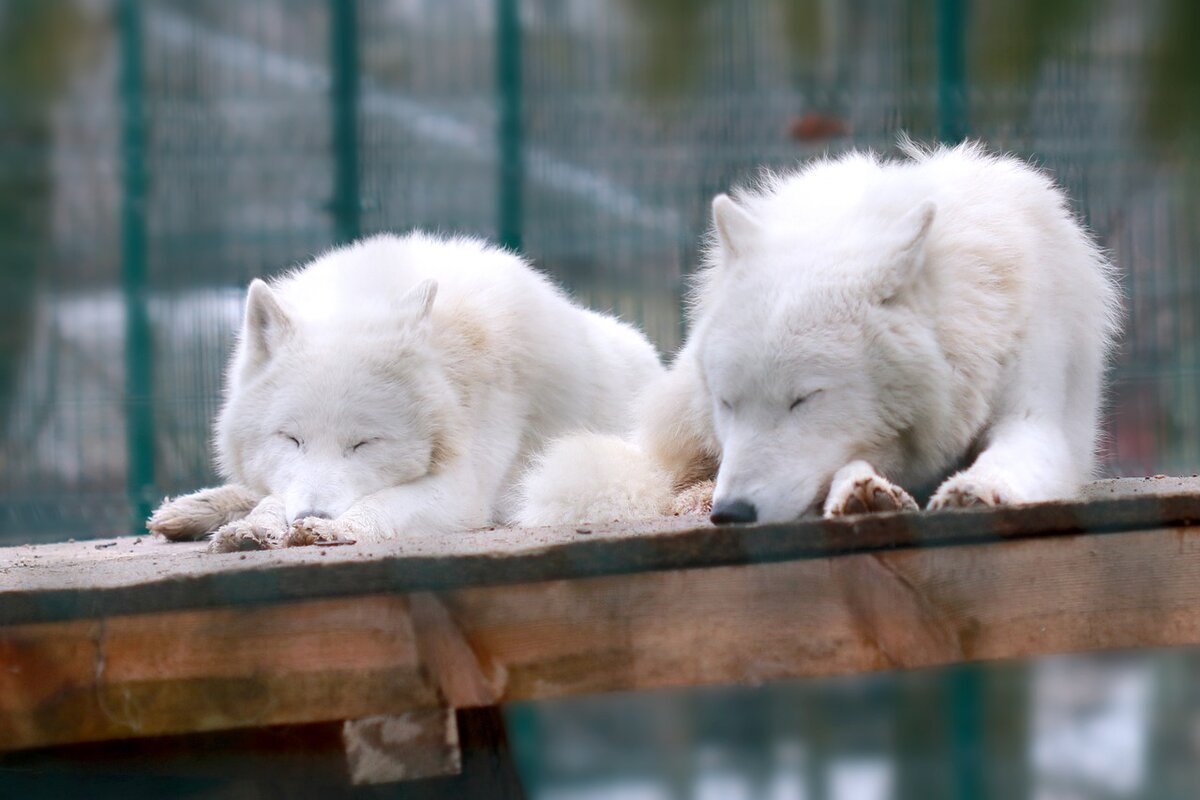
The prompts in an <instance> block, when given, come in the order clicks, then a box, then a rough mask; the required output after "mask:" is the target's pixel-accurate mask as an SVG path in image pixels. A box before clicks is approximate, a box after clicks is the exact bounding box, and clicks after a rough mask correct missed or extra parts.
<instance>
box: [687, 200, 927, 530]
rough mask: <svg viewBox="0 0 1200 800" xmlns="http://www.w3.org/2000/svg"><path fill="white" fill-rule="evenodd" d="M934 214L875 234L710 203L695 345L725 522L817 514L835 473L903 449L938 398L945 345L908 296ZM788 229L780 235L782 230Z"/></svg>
mask: <svg viewBox="0 0 1200 800" xmlns="http://www.w3.org/2000/svg"><path fill="white" fill-rule="evenodd" d="M935 212H936V209H935V207H934V205H933V204H932V203H929V202H926V203H923V204H920V205H919V206H917V207H916V208H912V209H909V210H907V211H906V212H905V213H902V214H899V215H897V216H895V217H893V218H892V219H891V220H890V221H889V222H888V223H887V224H884V225H879V226H877V227H876V228H874V229H872V227H871V226H869V225H862V226H860V227H852V228H848V229H847V228H846V226H840V228H822V227H821V226H816V227H815V228H814V226H812V225H811V224H810V225H805V224H804V223H803V221H796V224H794V225H791V226H780V225H768V224H764V223H763V222H760V221H759V220H758V219H757V218H756V217H755V216H754V215H753V214H752V211H751V210H748V209H747V208H744V207H742V206H741V205H739V204H738V203H736V202H734V201H733V200H732V199H730V198H729V197H726V196H725V195H721V196H718V197H717V198H716V200H714V202H713V222H714V231H715V237H714V245H713V247H714V249H713V252H712V253H711V259H712V267H711V269H710V272H709V274H708V275H707V276H706V278H705V283H704V285H703V287H702V288H701V291H700V296H699V298H698V301H699V313H698V315H697V323H698V325H697V329H696V331H695V333H694V335H696V336H699V337H701V339H700V342H699V347H697V348H695V350H694V352H696V353H697V356H698V358H699V359H700V369H701V372H702V374H703V377H704V381H705V384H706V387H707V390H708V393H709V395H710V397H711V402H712V414H713V422H714V428H715V432H716V436H717V440H718V441H719V442H720V445H721V453H722V455H721V464H720V469H719V471H718V475H717V485H716V491H715V494H714V498H713V499H714V515H713V518H714V521H717V522H727V521H745V522H752V521H755V520H758V521H760V522H762V521H765V522H771V521H785V520H790V519H795V518H796V517H798V516H800V515H802V514H804V513H806V512H808V511H810V510H813V509H814V508H815V507H817V506H818V504H819V503H820V502H821V501H822V500H823V499H824V496H825V494H826V493H827V491H828V488H829V484H830V481H831V479H832V477H833V474H834V473H835V472H836V471H837V470H838V469H839V468H841V467H842V466H844V465H845V464H847V463H849V462H850V461H853V460H855V459H859V458H861V459H865V460H868V461H872V462H874V463H876V466H877V467H879V468H881V469H887V468H888V467H889V466H891V465H889V464H879V463H877V462H878V461H879V460H880V459H881V458H885V457H888V458H891V459H892V461H894V460H895V458H894V456H885V455H884V454H891V453H894V452H895V451H896V450H897V449H898V448H897V446H896V443H897V442H898V441H899V440H901V439H903V437H904V435H905V431H906V430H907V429H908V428H909V427H911V425H912V424H913V421H914V419H916V418H917V417H918V416H919V415H920V413H921V410H920V409H919V408H913V406H914V405H919V404H920V403H921V402H923V400H922V398H925V397H927V396H928V393H927V392H926V391H924V387H923V382H924V381H925V380H926V378H925V377H924V375H923V373H927V372H928V370H929V369H936V367H924V368H923V367H922V361H923V360H925V361H928V362H935V361H936V360H937V359H936V358H933V357H932V356H930V353H932V352H934V350H935V348H936V344H935V341H934V339H933V335H932V332H931V329H930V326H929V325H927V324H912V323H913V320H914V318H915V317H917V316H918V312H917V311H916V310H915V309H914V307H913V304H912V302H911V298H910V297H909V295H911V294H913V293H912V292H910V291H909V289H910V287H912V285H913V284H914V283H915V282H916V281H917V280H918V277H919V274H920V271H921V269H922V265H923V262H924V260H925V258H924V253H923V244H924V241H925V238H926V235H927V233H928V231H929V229H930V226H931V225H932V223H933V220H934V216H935ZM781 227H782V228H787V229H786V230H776V228H781Z"/></svg>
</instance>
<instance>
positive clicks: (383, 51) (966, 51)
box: [0, 0, 1200, 541]
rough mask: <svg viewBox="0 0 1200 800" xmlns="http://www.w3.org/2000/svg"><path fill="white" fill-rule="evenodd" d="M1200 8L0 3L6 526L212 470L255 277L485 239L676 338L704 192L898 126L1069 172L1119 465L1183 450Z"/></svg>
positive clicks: (667, 0)
mask: <svg viewBox="0 0 1200 800" xmlns="http://www.w3.org/2000/svg"><path fill="white" fill-rule="evenodd" d="M1192 8H1193V7H1192V5H1191V4H1189V3H1184V2H1181V1H1180V0H1155V1H1153V2H1145V3H1134V2H1116V1H1115V0H1113V1H1110V2H1104V3H1081V2H1066V3H1057V4H1039V3H1034V2H1019V3H1015V4H1014V3H1000V2H995V1H994V0H990V1H987V2H985V1H984V0H978V1H977V2H969V1H968V0H914V2H910V3H902V4H897V3H890V2H883V0H855V2H851V3H833V2H825V1H824V0H794V1H792V2H786V1H785V0H771V1H770V2H762V3H754V4H745V3H738V2H734V1H733V0H696V1H695V2H683V0H653V1H646V0H623V2H610V3H592V2H586V1H585V0H556V1H551V0H455V1H454V2H444V0H361V1H360V2H357V3H355V2H337V1H336V0H251V1H250V2H241V3H236V4H235V3H226V2H218V1H217V0H189V1H188V2H184V1H183V0H158V2H153V3H149V2H138V0H112V1H111V2H104V0H7V1H6V2H0V26H2V27H0V123H2V127H0V270H2V273H0V278H2V279H3V285H4V290H5V291H4V292H3V297H0V310H2V312H3V313H0V425H2V437H0V438H2V441H3V444H2V446H0V509H2V510H0V536H3V537H5V538H7V539H8V540H9V541H26V540H34V539H39V538H40V539H46V538H56V537H58V538H61V537H66V536H88V535H104V534H111V533H114V532H120V531H127V530H130V529H132V528H133V527H134V526H135V525H136V524H137V520H138V519H139V518H140V517H141V516H143V515H144V514H145V512H146V511H147V509H148V508H149V506H150V505H151V504H153V503H154V502H156V501H157V500H158V499H159V498H161V497H162V496H163V495H164V494H168V493H174V492H178V491H182V490H187V489H191V488H196V487H198V486H200V485H203V484H205V483H207V482H210V481H212V480H213V479H214V475H213V473H212V466H211V450H210V446H209V429H210V421H211V419H212V417H213V415H214V413H215V411H216V409H217V405H218V403H219V399H220V383H221V370H222V366H223V363H224V359H225V356H226V353H227V350H228V348H229V345H230V342H231V336H232V333H233V331H234V330H235V328H236V325H237V322H238V317H239V313H240V302H241V291H242V289H243V287H244V286H245V284H246V283H247V281H248V280H249V278H251V277H252V276H257V275H268V274H273V273H277V272H279V271H281V270H284V269H286V268H288V267H289V266H292V265H294V264H296V263H298V262H300V261H302V260H304V259H306V258H308V257H309V256H311V255H312V254H314V253H316V252H319V251H321V250H322V249H324V248H326V247H329V246H330V245H332V244H335V243H337V242H339V241H344V240H347V239H350V238H353V237H355V236H358V235H365V234H370V233H373V232H376V231H380V230H398V229H399V230H402V229H406V228H410V227H417V226H419V227H425V228H433V229H438V230H443V231H454V232H466V233H472V234H478V235H482V236H486V237H489V238H492V239H495V240H498V241H501V242H503V243H505V244H507V245H510V246H513V247H518V248H520V249H522V250H523V251H524V252H526V253H527V254H528V255H529V256H530V257H531V258H532V259H533V261H534V262H535V263H536V264H537V265H539V266H540V267H541V268H543V269H545V270H546V271H548V272H549V273H551V274H552V275H554V276H555V277H556V278H557V279H559V280H561V281H562V282H563V283H564V284H566V285H567V286H568V287H569V288H570V290H571V291H572V292H573V293H574V294H575V295H576V296H577V297H578V298H579V299H581V300H582V301H583V302H585V303H587V304H590V305H593V306H595V307H598V308H604V309H611V310H614V311H616V312H618V313H620V314H622V315H625V316H627V317H629V318H631V319H634V320H636V321H638V322H639V323H641V324H642V325H643V326H644V327H645V329H646V330H647V332H648V333H649V334H650V336H651V338H652V339H654V340H655V341H656V342H657V343H658V344H659V346H660V347H661V348H662V349H663V350H664V352H669V351H670V350H671V349H672V348H673V347H675V346H676V345H677V344H678V343H679V341H680V338H681V336H682V333H683V327H682V326H683V322H682V320H681V314H680V300H681V296H682V293H683V292H684V289H685V279H686V275H687V274H688V272H689V271H691V270H692V269H694V267H695V265H696V263H697V253H698V249H699V247H700V244H701V241H702V234H703V231H704V228H705V225H706V221H707V207H708V202H709V200H710V198H711V196H712V195H713V194H714V193H715V192H718V191H721V190H724V189H726V188H728V187H729V186H730V185H731V184H733V183H736V182H739V181H744V180H748V179H751V178H752V177H753V176H754V174H755V173H756V172H757V171H758V170H759V169H760V168H763V167H773V168H786V167H787V166H789V165H792V164H795V163H796V162H798V161H799V160H801V159H804V158H808V157H811V156H815V155H819V154H821V153H824V152H837V151H839V150H842V149H845V148H848V147H852V146H853V147H873V148H875V149H878V150H881V151H884V152H890V151H892V150H893V149H894V146H895V142H896V138H897V136H898V134H899V133H900V132H901V131H906V132H908V133H909V134H911V135H912V136H914V137H915V138H918V139H924V140H932V139H939V138H940V139H943V140H953V139H957V138H959V137H961V136H964V135H966V136H971V137H976V138H980V139H982V140H984V141H985V142H988V143H989V144H990V145H991V146H993V147H995V148H997V149H1002V150H1011V151H1013V152H1016V153H1019V154H1021V155H1025V156H1028V157H1031V158H1033V159H1034V160H1035V161H1037V162H1038V163H1040V164H1042V165H1043V166H1044V167H1045V168H1046V169H1048V170H1050V171H1051V172H1053V173H1054V175H1055V176H1056V177H1057V179H1058V180H1059V181H1060V182H1061V183H1062V184H1063V185H1064V186H1065V187H1066V188H1067V190H1068V191H1069V192H1070V194H1071V196H1072V197H1073V198H1074V199H1075V201H1076V202H1077V204H1078V210H1079V212H1080V214H1081V215H1082V216H1084V217H1085V218H1086V219H1087V221H1088V222H1089V224H1091V225H1092V227H1093V229H1094V230H1095V231H1096V232H1097V235H1098V236H1099V237H1100V239H1101V240H1102V242H1103V243H1104V244H1105V246H1106V247H1108V248H1109V249H1110V250H1111V251H1112V253H1113V255H1114V258H1115V260H1116V261H1117V262H1118V264H1119V265H1120V266H1121V268H1122V270H1123V274H1124V282H1125V289H1126V294H1127V308H1128V323H1127V334H1126V336H1125V340H1124V343H1123V347H1122V350H1121V353H1120V356H1119V359H1118V363H1117V365H1116V367H1115V369H1114V379H1115V383H1114V389H1113V392H1112V399H1111V403H1110V405H1111V414H1110V419H1111V421H1110V424H1109V437H1108V446H1107V452H1106V461H1105V463H1106V466H1107V469H1108V471H1110V472H1112V473H1115V474H1141V473H1153V472H1186V473H1190V472H1192V471H1195V470H1196V469H1197V467H1198V466H1200V396H1198V395H1200V388H1198V387H1200V353H1198V342H1200V339H1198V335H1200V333H1198V331H1197V326H1198V325H1200V308H1198V306H1200V288H1198V282H1197V269H1196V261H1197V256H1198V254H1200V241H1197V238H1198V236H1200V234H1198V233H1197V231H1198V230H1200V225H1198V224H1197V222H1198V221H1200V220H1198V215H1197V197H1196V194H1197V191H1198V190H1197V186H1200V181H1198V180H1197V178H1198V177H1200V146H1197V145H1195V144H1193V143H1192V140H1193V139H1195V140H1197V141H1200V137H1197V136H1195V134H1196V132H1197V128H1198V127H1200V125H1197V124H1196V118H1197V112H1196V111H1195V108H1196V106H1197V103H1196V100H1197V94H1196V88H1195V83H1196V80H1197V79H1196V77H1195V76H1196V75H1197V74H1200V69H1193V68H1192V66H1193V63H1192V62H1193V61H1194V60H1195V57H1194V56H1191V55H1189V53H1191V49H1190V48H1188V47H1186V46H1184V45H1186V44H1187V42H1188V41H1189V40H1188V39H1187V38H1186V37H1184V36H1183V34H1182V33H1180V31H1186V30H1189V29H1190V30H1194V29H1195V27H1196V19H1195V17H1196V12H1194V11H1193V10H1192ZM1189 26H1190V27H1189ZM1179 42H1182V43H1183V44H1182V45H1181V44H1179Z"/></svg>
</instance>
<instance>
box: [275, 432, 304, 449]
mask: <svg viewBox="0 0 1200 800" xmlns="http://www.w3.org/2000/svg"><path fill="white" fill-rule="evenodd" d="M277 435H278V436H282V437H283V438H284V439H287V440H288V441H289V442H291V443H292V444H294V445H296V447H300V446H301V445H302V444H303V442H301V441H300V440H299V439H298V438H296V437H295V436H292V435H291V434H290V433H284V432H283V431H279V433H278V434H277Z"/></svg>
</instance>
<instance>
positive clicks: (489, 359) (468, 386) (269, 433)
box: [148, 233, 662, 550]
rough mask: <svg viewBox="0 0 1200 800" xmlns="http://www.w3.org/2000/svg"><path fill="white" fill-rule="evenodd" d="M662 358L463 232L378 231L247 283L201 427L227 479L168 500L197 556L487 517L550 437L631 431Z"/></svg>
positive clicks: (171, 528)
mask: <svg viewBox="0 0 1200 800" xmlns="http://www.w3.org/2000/svg"><path fill="white" fill-rule="evenodd" d="M661 372H662V367H661V366H660V364H659V361H658V356H657V354H656V352H655V350H654V348H653V346H652V345H651V344H650V343H649V342H648V341H647V340H646V338H645V337H644V336H643V335H642V334H640V333H639V332H637V331H636V330H634V329H633V328H632V327H630V326H628V325H626V324H624V323H622V322H620V321H618V320H616V319H615V318H613V317H609V316H605V315H602V314H598V313H595V312H592V311H588V310H586V309H583V308H580V307H578V306H576V305H573V304H572V303H571V302H570V300H568V298H567V297H566V295H565V294H563V292H561V291H560V290H559V289H557V288H556V287H554V286H553V285H552V284H551V283H550V281H549V280H547V279H546V278H545V277H543V276H542V275H540V274H539V273H537V272H535V271H534V270H533V269H532V268H531V267H529V266H528V265H527V264H526V263H525V262H524V261H523V260H522V259H520V258H519V257H517V256H515V255H513V254H511V253H508V252H505V251H503V250H500V249H496V248H493V247H488V246H486V245H485V244H483V243H482V242H479V241H476V240H472V239H463V238H460V239H448V240H447V239H439V238H435V237H432V236H428V235H424V234H421V233H415V234H412V235H409V236H405V237H402V238H398V237H395V236H390V235H382V236H377V237H374V238H371V239H367V240H364V241H362V242H359V243H357V244H354V245H351V246H349V247H345V248H342V249H337V250H333V251H331V252H329V253H326V254H325V255H323V256H321V257H320V258H318V259H316V260H315V261H313V262H312V263H311V264H309V265H308V266H305V267H304V268H302V269H299V270H297V271H295V272H293V273H291V274H290V275H287V276H286V277H283V278H281V279H279V280H277V281H274V282H273V283H272V284H271V285H268V284H267V283H264V282H262V281H259V280H256V281H254V282H253V283H252V284H251V285H250V291H249V294H248V296H247V299H246V312H245V321H244V323H243V327H242V331H241V335H240V338H239V340H238V343H237V346H236V348H235V350H234V353H233V357H232V359H231V362H230V365H229V371H228V375H227V385H226V390H225V400H224V404H223V407H222V409H221V412H220V415H219V416H218V418H217V422H216V448H217V453H218V461H219V465H220V468H221V471H222V473H223V474H224V475H225V476H226V477H228V478H229V479H230V481H231V484H230V485H228V486H225V487H219V488H216V489H207V490H202V491H200V492H196V493H194V494H191V495H186V496H184V497H180V498H177V499H175V500H168V501H167V502H166V503H164V505H163V506H162V507H160V508H159V509H158V511H157V512H155V514H154V516H153V517H152V518H151V520H150V522H149V523H148V526H149V527H150V529H151V530H154V531H157V532H159V533H162V534H164V535H166V536H167V537H168V538H177V539H179V538H200V537H202V536H205V535H207V534H208V533H210V532H212V531H214V530H216V529H217V528H218V527H219V528H220V529H219V530H217V532H216V536H215V537H214V549H218V550H232V549H243V548H256V547H270V546H276V545H278V544H280V543H283V542H286V543H288V544H305V543H309V542H312V541H319V540H336V539H354V540H358V541H364V540H366V541H370V540H378V539H383V538H388V537H392V536H395V535H399V534H401V533H408V532H418V533H424V532H436V531H446V530H452V529H467V528H473V527H479V526H484V525H488V524H500V523H504V522H506V521H508V519H509V517H510V516H511V511H512V508H511V505H512V497H511V492H510V489H511V487H512V486H513V485H514V483H515V481H516V480H517V478H518V477H519V474H520V472H521V471H522V470H523V469H524V468H525V467H526V465H527V463H528V461H529V460H530V458H531V457H532V456H533V455H534V454H536V453H537V452H538V451H539V450H540V449H541V448H542V446H543V444H544V443H545V441H546V440H547V438H548V437H552V436H556V435H561V434H563V433H565V432H567V431H570V430H574V429H579V428H584V429H590V430H595V431H606V432H611V433H613V434H625V435H628V434H629V432H630V430H631V429H632V426H633V420H634V414H633V410H632V406H633V400H634V397H635V395H636V394H637V392H638V391H639V390H640V389H641V388H642V387H644V386H645V385H646V384H647V383H648V382H649V381H650V380H651V379H652V378H654V377H656V376H658V375H660V374H661Z"/></svg>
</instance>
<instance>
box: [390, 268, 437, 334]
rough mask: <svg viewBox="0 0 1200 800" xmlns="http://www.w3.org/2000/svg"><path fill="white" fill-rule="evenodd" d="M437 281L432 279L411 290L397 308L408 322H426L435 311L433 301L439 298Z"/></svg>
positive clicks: (401, 299)
mask: <svg viewBox="0 0 1200 800" xmlns="http://www.w3.org/2000/svg"><path fill="white" fill-rule="evenodd" d="M437 290H438V285H437V281H435V280H433V279H432V278H430V279H428V280H424V281H421V282H420V283H418V284H417V285H416V286H414V287H413V288H411V289H409V290H408V292H406V293H405V295H404V296H403V297H401V298H400V303H399V304H398V306H397V311H398V312H399V313H400V317H401V318H402V319H404V321H406V322H409V321H411V322H416V323H420V322H424V321H425V320H427V319H429V314H430V312H432V311H433V301H434V299H435V298H436V297H437Z"/></svg>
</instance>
